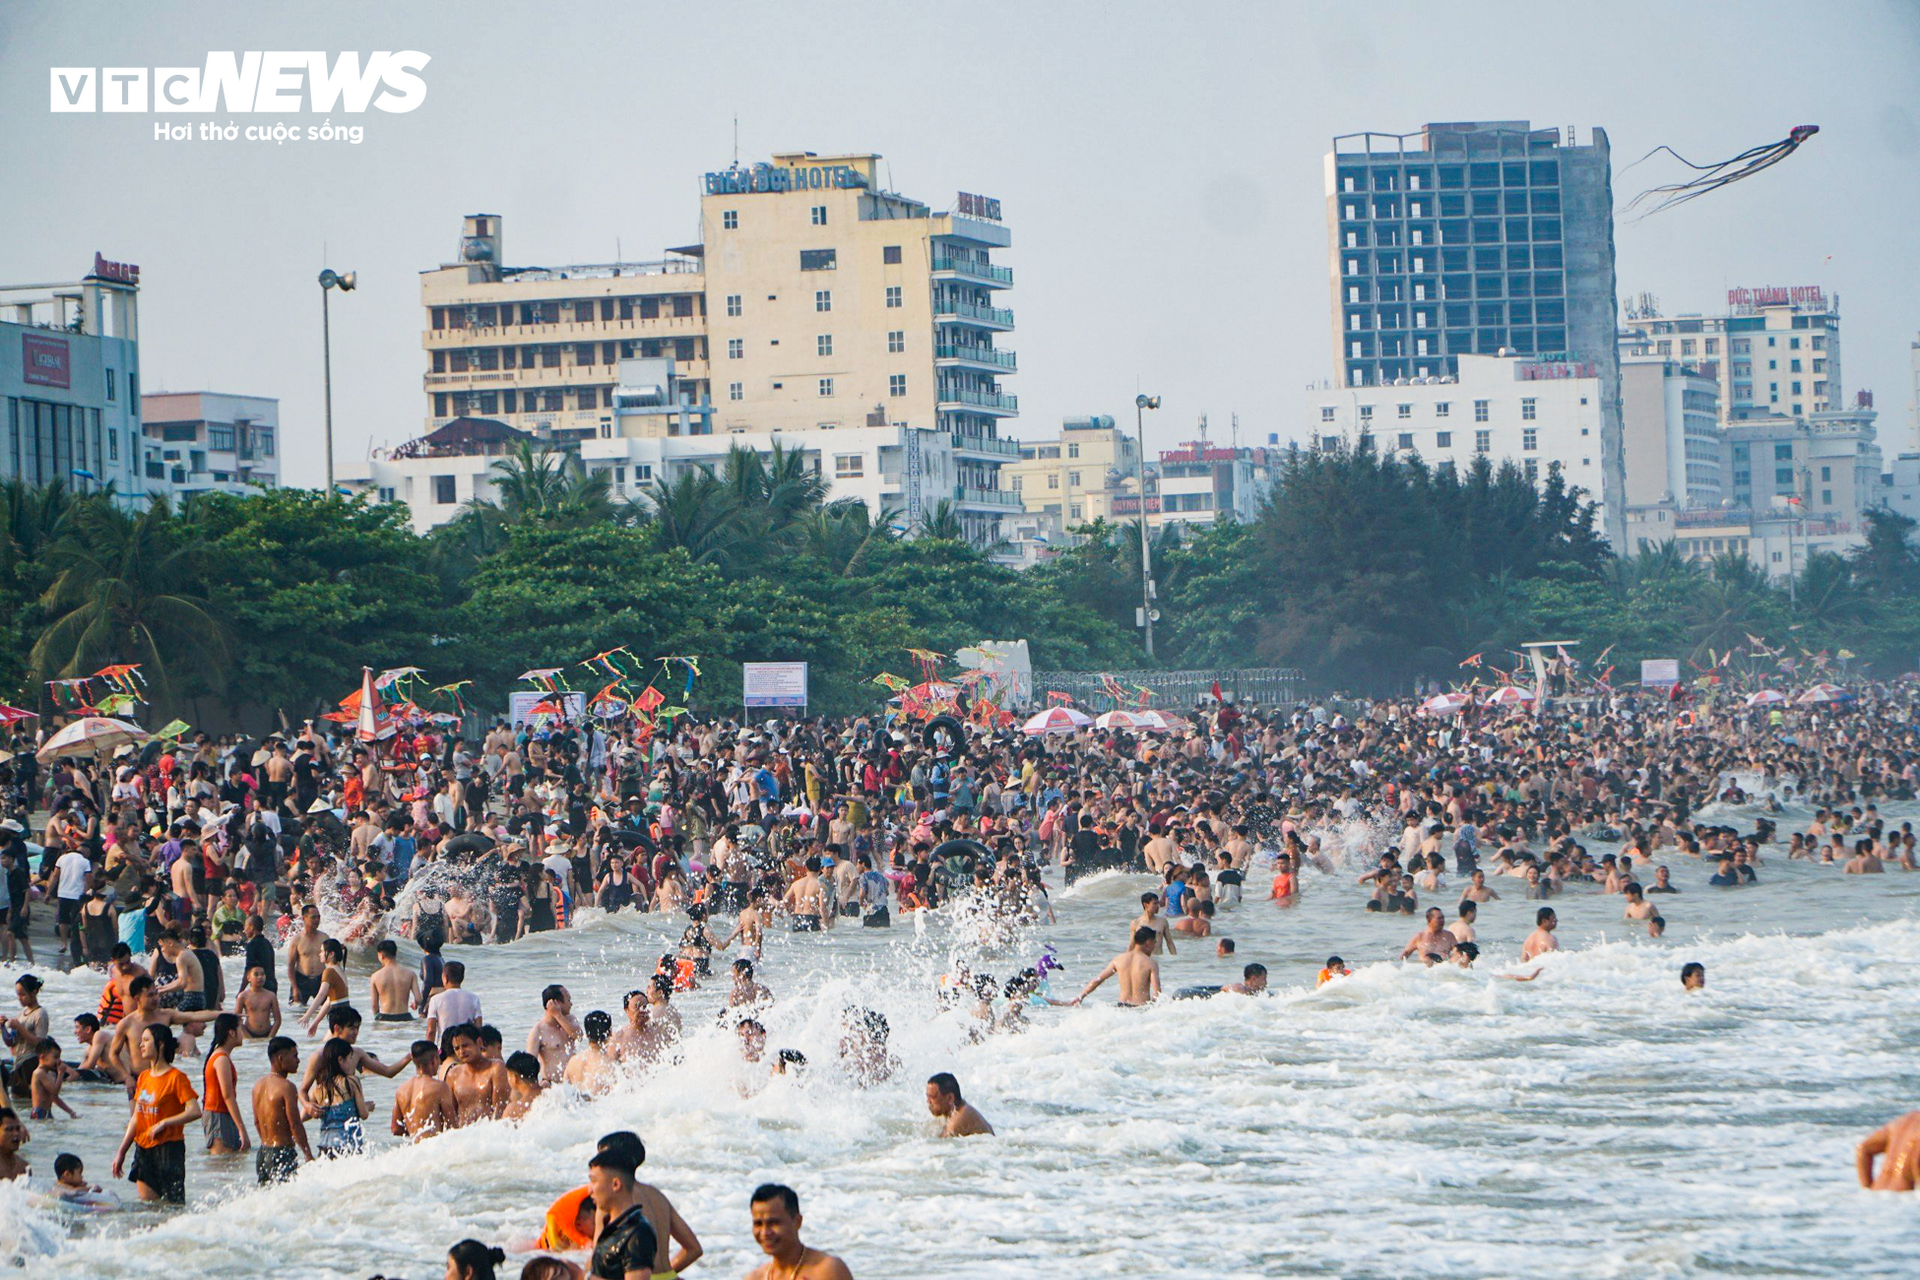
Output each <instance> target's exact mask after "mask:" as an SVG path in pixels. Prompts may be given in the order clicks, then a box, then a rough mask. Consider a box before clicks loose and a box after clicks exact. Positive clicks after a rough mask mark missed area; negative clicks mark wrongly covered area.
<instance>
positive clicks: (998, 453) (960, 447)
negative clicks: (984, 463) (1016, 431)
mask: <svg viewBox="0 0 1920 1280" xmlns="http://www.w3.org/2000/svg"><path fill="white" fill-rule="evenodd" d="M949 434H951V435H952V436H953V451H954V452H955V453H962V454H966V453H975V454H979V455H981V456H982V457H989V458H1005V459H1018V458H1019V457H1020V442H1019V441H1018V440H1002V439H1000V438H999V437H998V436H976V435H969V434H967V433H966V432H964V431H954V432H951V433H949Z"/></svg>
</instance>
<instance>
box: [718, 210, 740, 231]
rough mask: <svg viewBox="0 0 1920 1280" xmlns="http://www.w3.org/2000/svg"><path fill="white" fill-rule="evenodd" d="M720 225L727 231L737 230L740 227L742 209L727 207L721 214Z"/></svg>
mask: <svg viewBox="0 0 1920 1280" xmlns="http://www.w3.org/2000/svg"><path fill="white" fill-rule="evenodd" d="M720 226H721V227H722V228H723V229H724V230H727V231H737V230H739V227H740V211H739V210H737V209H725V210H722V211H721V214H720Z"/></svg>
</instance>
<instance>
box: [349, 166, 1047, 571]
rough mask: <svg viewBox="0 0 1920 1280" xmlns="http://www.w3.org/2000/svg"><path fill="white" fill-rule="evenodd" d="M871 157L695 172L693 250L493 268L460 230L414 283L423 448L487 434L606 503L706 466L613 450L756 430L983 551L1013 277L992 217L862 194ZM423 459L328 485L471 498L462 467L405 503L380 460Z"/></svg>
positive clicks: (1013, 506)
mask: <svg viewBox="0 0 1920 1280" xmlns="http://www.w3.org/2000/svg"><path fill="white" fill-rule="evenodd" d="M879 159H880V157H879V156H877V155H872V154H854V155H836V156H820V155H815V154H813V153H811V152H794V153H786V154H780V155H776V156H774V157H773V159H772V161H771V162H770V163H765V164H756V165H752V166H740V165H735V166H733V167H731V168H728V169H725V170H721V171H718V172H714V173H709V174H706V175H705V176H704V178H703V179H702V184H701V197H700V223H701V240H700V243H698V244H693V245H686V246H681V247H679V248H674V249H669V250H667V251H666V253H665V255H664V256H663V257H662V258H661V259H660V260H658V261H653V262H621V263H600V264H585V265H574V266H562V267H513V266H508V265H506V257H505V248H504V243H505V242H504V235H503V228H502V225H501V223H502V220H501V218H500V217H499V216H498V215H494V214H475V215H471V216H469V217H468V218H467V219H466V220H465V224H464V226H463V229H462V236H461V240H460V252H459V261H457V262H455V263H451V264H448V265H445V266H442V267H439V268H437V269H435V270H432V271H428V272H424V273H423V274H422V277H421V301H422V305H423V307H424V308H425V311H426V319H427V327H426V330H425V333H424V335H423V340H424V345H425V347H426V350H427V360H428V368H427V373H426V375H425V376H426V392H427V414H426V428H427V433H428V437H431V436H432V435H433V433H435V432H437V431H440V430H441V429H443V428H446V427H447V426H448V425H449V424H451V423H454V422H456V421H457V420H459V419H461V418H477V419H492V420H494V421H496V422H498V423H501V424H504V425H505V426H506V427H507V428H510V429H512V430H513V431H517V432H522V433H526V434H527V436H528V437H529V438H530V439H531V440H532V441H534V442H535V443H536V444H539V443H547V444H552V445H556V446H559V447H564V448H569V449H574V450H576V451H578V452H580V453H581V455H582V457H583V460H584V461H586V462H587V464H588V465H589V466H590V467H596V468H597V467H599V466H602V465H604V466H607V467H609V468H614V469H617V480H618V483H619V485H621V486H624V485H625V483H626V482H627V478H628V476H629V475H631V476H632V477H633V479H634V480H635V481H636V482H639V481H642V480H643V479H652V478H656V477H657V478H665V476H664V475H663V474H662V471H663V469H664V471H665V472H667V473H670V472H671V471H672V470H673V469H674V468H675V467H677V466H687V465H707V460H708V459H709V458H710V456H711V455H712V454H713V453H714V452H715V450H714V448H712V447H709V446H708V445H706V444H703V443H700V442H696V441H692V440H684V441H683V442H682V443H680V444H673V445H670V446H669V445H663V444H656V445H651V446H642V445H639V444H630V445H629V446H626V447H622V446H620V445H619V444H617V443H614V442H617V441H620V440H627V441H630V442H633V441H643V440H656V441H674V440H680V439H682V438H685V437H696V436H705V435H722V436H730V437H732V438H733V440H734V441H735V442H738V443H742V444H748V445H752V446H753V447H756V448H766V447H770V444H771V440H772V438H774V437H776V436H777V437H778V438H780V439H781V440H784V441H785V442H787V444H788V445H789V446H791V447H799V448H801V449H803V450H805V451H806V452H807V453H808V455H809V456H810V457H811V458H812V459H813V461H814V464H815V465H816V466H819V467H820V468H821V472H822V474H823V476H825V477H826V478H828V479H829V480H830V481H832V482H834V483H835V485H836V487H838V488H840V489H842V490H845V491H848V492H858V493H859V495H860V496H862V497H863V498H865V499H866V500H868V501H869V502H870V504H871V505H873V506H875V507H876V508H879V509H886V508H892V509H896V510H898V511H899V512H900V513H901V514H902V515H903V516H904V518H905V519H906V520H907V522H908V523H913V522H915V521H918V520H919V519H920V518H921V517H922V516H923V515H924V514H925V513H926V512H927V511H929V510H930V509H931V508H932V507H933V506H934V504H935V503H937V502H940V501H947V502H950V503H952V505H953V508H954V510H955V511H956V512H957V514H958V515H959V517H960V519H961V523H962V525H963V526H964V527H965V528H966V530H967V531H968V533H969V535H970V536H972V537H974V538H975V539H977V540H979V541H982V542H990V541H992V540H993V539H994V538H995V537H996V536H997V534H998V526H999V520H1000V517H1001V516H1002V515H1003V514H1006V513H1008V512H1010V511H1014V510H1018V509H1019V505H1020V503H1019V498H1018V495H1016V494H1014V493H1012V492H1011V491H1009V490H1003V489H1002V488H1001V484H1000V468H1001V466H1002V465H1003V464H1004V463H1006V462H1010V461H1013V460H1016V459H1017V458H1018V457H1019V448H1018V446H1017V445H1016V444H1014V443H1013V442H1012V441H1007V440H1003V439H1001V438H1000V435H999V430H998V426H999V423H1000V421H1001V420H1002V419H1004V418H1009V417H1012V416H1014V415H1015V414H1016V413H1017V411H1018V404H1017V401H1016V399H1015V397H1014V396H1013V395H1011V394H1009V393H1008V392H1007V391H1006V390H1005V388H1004V387H1003V385H1002V382H1001V379H1003V378H1004V377H1006V376H1007V375H1009V374H1011V373H1012V372H1013V371H1014V369H1015V367H1016V362H1015V357H1014V354H1013V352H1012V351H1009V350H1005V349H1002V348H1001V347H999V346H998V345H997V342H998V340H999V339H1000V338H1001V336H1002V335H1004V334H1006V333H1008V332H1010V331H1011V330H1012V328H1013V313H1012V311H1010V310H1008V309H1006V308H1005V307H1002V306H998V305H996V302H997V301H998V298H999V295H1000V294H1001V292H1002V291H1004V290H1006V289H1008V288H1010V287H1011V285H1012V283H1013V273H1012V272H1011V270H1009V269H1008V268H1007V267H1005V266H1003V265H1001V264H999V263H996V262H994V261H993V258H992V252H993V250H995V249H1000V248H1005V247H1006V246H1007V245H1008V244H1010V243H1011V236H1010V235H1009V233H1008V231H1007V229H1006V227H1005V226H1004V224H1002V222H1001V221H1000V209H999V202H998V201H997V200H994V199H991V198H988V197H984V196H978V195H971V194H966V193H962V194H961V195H959V196H958V197H957V198H956V199H955V201H954V203H953V206H952V208H951V209H948V210H944V211H936V210H934V209H933V208H931V207H930V206H929V205H927V204H925V203H923V202H921V201H918V200H914V199H912V198H910V197H907V196H903V195H899V194H897V193H894V192H890V191H886V190H883V189H882V176H881V173H880V171H879V167H878V162H879ZM636 408H640V409H644V410H645V411H644V412H638V411H633V410H636ZM498 434H499V433H498V432H497V431H496V432H493V433H492V435H495V436H497V435H498ZM462 438H463V441H464V443H462V444H461V445H460V446H459V447H460V448H471V439H472V436H471V433H464V434H463V437H462ZM503 439H507V440H508V442H509V443H510V438H509V437H503ZM588 442H596V443H594V444H592V445H589V444H588ZM496 443H498V441H496ZM726 443H727V442H726V441H716V442H713V444H714V445H716V446H717V447H718V451H719V452H721V453H724V451H725V446H726ZM439 453H440V449H439V447H438V446H436V445H434V444H432V443H430V442H429V441H428V439H427V438H423V440H421V441H414V442H411V443H410V444H408V445H404V446H401V448H400V449H398V450H394V451H392V452H391V453H390V454H389V455H388V456H385V457H376V458H374V459H370V460H369V465H368V466H366V467H361V466H357V465H356V466H353V467H350V468H349V471H348V474H349V475H350V476H352V477H354V479H353V480H350V483H352V482H356V481H357V482H358V483H360V484H362V485H365V486H367V487H374V488H377V489H378V490H379V491H380V492H381V493H383V494H388V493H391V494H393V495H394V496H401V495H402V494H403V493H408V492H410V493H413V494H414V495H415V496H414V497H412V498H410V499H409V501H412V502H413V503H414V504H415V508H416V510H415V516H416V521H415V522H416V524H421V523H423V520H422V519H421V517H422V514H423V512H422V504H423V499H422V497H421V496H420V494H421V492H422V490H423V489H427V490H431V491H433V492H435V493H436V494H451V495H454V497H455V498H456V499H458V500H464V499H465V498H466V497H470V496H473V495H474V494H475V493H477V492H484V487H485V486H486V484H487V483H488V482H487V481H486V480H485V478H484V466H482V467H481V469H480V472H479V473H476V475H474V476H473V477H469V478H468V479H465V480H461V479H459V478H458V477H452V478H449V477H448V476H447V475H446V474H443V473H441V472H435V473H434V474H433V475H432V476H431V477H429V478H428V479H429V481H430V482H429V483H428V484H426V485H424V486H414V485H412V484H409V483H405V482H404V480H405V478H404V477H401V476H399V475H398V473H396V472H395V471H394V469H393V467H392V466H385V465H383V464H388V463H393V464H399V463H412V462H415V461H420V460H422V459H423V458H431V457H433V456H437V455H438V454H439ZM361 471H365V472H366V473H367V474H366V475H364V476H360V475H359V474H358V473H359V472H361ZM430 505H432V506H442V505H448V504H445V503H438V502H432V503H431V504H430ZM451 514H452V512H451V511H447V512H446V513H444V514H443V515H441V516H440V517H438V518H445V517H446V516H450V515H451ZM435 522H437V519H434V518H429V519H427V520H425V521H424V523H429V524H430V523H435Z"/></svg>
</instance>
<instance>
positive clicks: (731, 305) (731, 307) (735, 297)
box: [727, 293, 740, 317]
mask: <svg viewBox="0 0 1920 1280" xmlns="http://www.w3.org/2000/svg"><path fill="white" fill-rule="evenodd" d="M727 314H728V315H730V316H734V317H738V316H739V314H740V295H739V294H737V293H730V294H728V295H727Z"/></svg>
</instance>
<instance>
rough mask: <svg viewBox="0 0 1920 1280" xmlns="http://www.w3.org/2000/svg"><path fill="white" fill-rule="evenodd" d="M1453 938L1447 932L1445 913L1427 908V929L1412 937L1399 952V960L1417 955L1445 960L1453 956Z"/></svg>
mask: <svg viewBox="0 0 1920 1280" xmlns="http://www.w3.org/2000/svg"><path fill="white" fill-rule="evenodd" d="M1454 942H1455V939H1454V936H1453V935H1452V934H1451V933H1448V932H1447V913H1446V912H1444V911H1442V910H1441V909H1440V908H1438V907H1428V908H1427V927H1426V928H1424V929H1422V930H1421V931H1420V932H1418V933H1416V934H1414V935H1413V937H1412V938H1411V939H1409V940H1408V942H1407V945H1406V946H1405V947H1403V948H1401V950H1400V958H1401V959H1402V960H1405V959H1406V958H1407V957H1408V956H1411V955H1419V956H1422V957H1425V956H1436V957H1438V958H1439V959H1442V960H1445V959H1446V958H1447V957H1448V956H1450V955H1452V954H1453V947H1454Z"/></svg>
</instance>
